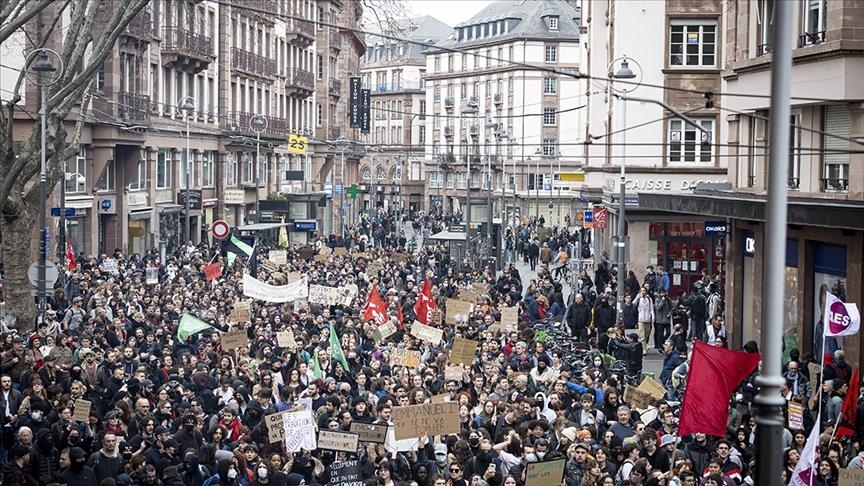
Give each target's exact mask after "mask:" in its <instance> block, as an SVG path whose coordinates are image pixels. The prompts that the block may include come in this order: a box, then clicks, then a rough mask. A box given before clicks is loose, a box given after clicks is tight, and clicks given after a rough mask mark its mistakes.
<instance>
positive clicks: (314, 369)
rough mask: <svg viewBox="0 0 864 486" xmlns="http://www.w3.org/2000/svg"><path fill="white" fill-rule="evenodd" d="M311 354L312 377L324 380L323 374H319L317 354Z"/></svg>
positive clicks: (319, 366) (319, 364) (319, 363)
mask: <svg viewBox="0 0 864 486" xmlns="http://www.w3.org/2000/svg"><path fill="white" fill-rule="evenodd" d="M312 354H313V355H314V356H313V357H312V375H313V376H315V378H318V379H321V378H324V373H322V372H321V362H319V361H318V353H312Z"/></svg>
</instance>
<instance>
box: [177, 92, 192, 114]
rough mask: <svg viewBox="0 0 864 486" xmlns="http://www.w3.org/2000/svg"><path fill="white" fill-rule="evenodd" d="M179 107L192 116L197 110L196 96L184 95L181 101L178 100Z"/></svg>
mask: <svg viewBox="0 0 864 486" xmlns="http://www.w3.org/2000/svg"><path fill="white" fill-rule="evenodd" d="M177 109H178V110H180V111H182V112H183V114H184V115H185V116H187V117H189V116H191V115H192V113H193V112H194V111H195V98H193V97H191V96H184V97H183V98H181V99H180V101H179V102H177Z"/></svg>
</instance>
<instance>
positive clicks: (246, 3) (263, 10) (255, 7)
mask: <svg viewBox="0 0 864 486" xmlns="http://www.w3.org/2000/svg"><path fill="white" fill-rule="evenodd" d="M237 3H238V4H239V3H242V5H243V7H245V8H243V10H242V12H243V13H244V14H246V15H254V16H255V17H258V18H259V19H261V20H264V21H266V22H268V23H271V24H272V23H273V22H274V20H275V19H276V16H277V15H279V5H278V2H277V0H243V2H237Z"/></svg>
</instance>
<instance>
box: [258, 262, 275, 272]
mask: <svg viewBox="0 0 864 486" xmlns="http://www.w3.org/2000/svg"><path fill="white" fill-rule="evenodd" d="M260 265H261V268H263V269H264V270H267V271H268V272H270V273H271V274H273V273H277V272H278V271H279V265H276V264H275V263H273V262H271V261H270V260H262V261H261V262H260Z"/></svg>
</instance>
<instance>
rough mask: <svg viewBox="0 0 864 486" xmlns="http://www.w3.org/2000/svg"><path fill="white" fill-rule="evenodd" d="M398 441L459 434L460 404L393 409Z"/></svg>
mask: <svg viewBox="0 0 864 486" xmlns="http://www.w3.org/2000/svg"><path fill="white" fill-rule="evenodd" d="M393 423H394V428H395V438H396V440H402V439H414V438H420V437H423V436H424V435H430V436H432V435H445V434H458V433H459V430H460V429H459V404H458V403H456V402H447V403H424V404H421V405H409V406H407V407H394V408H393Z"/></svg>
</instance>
